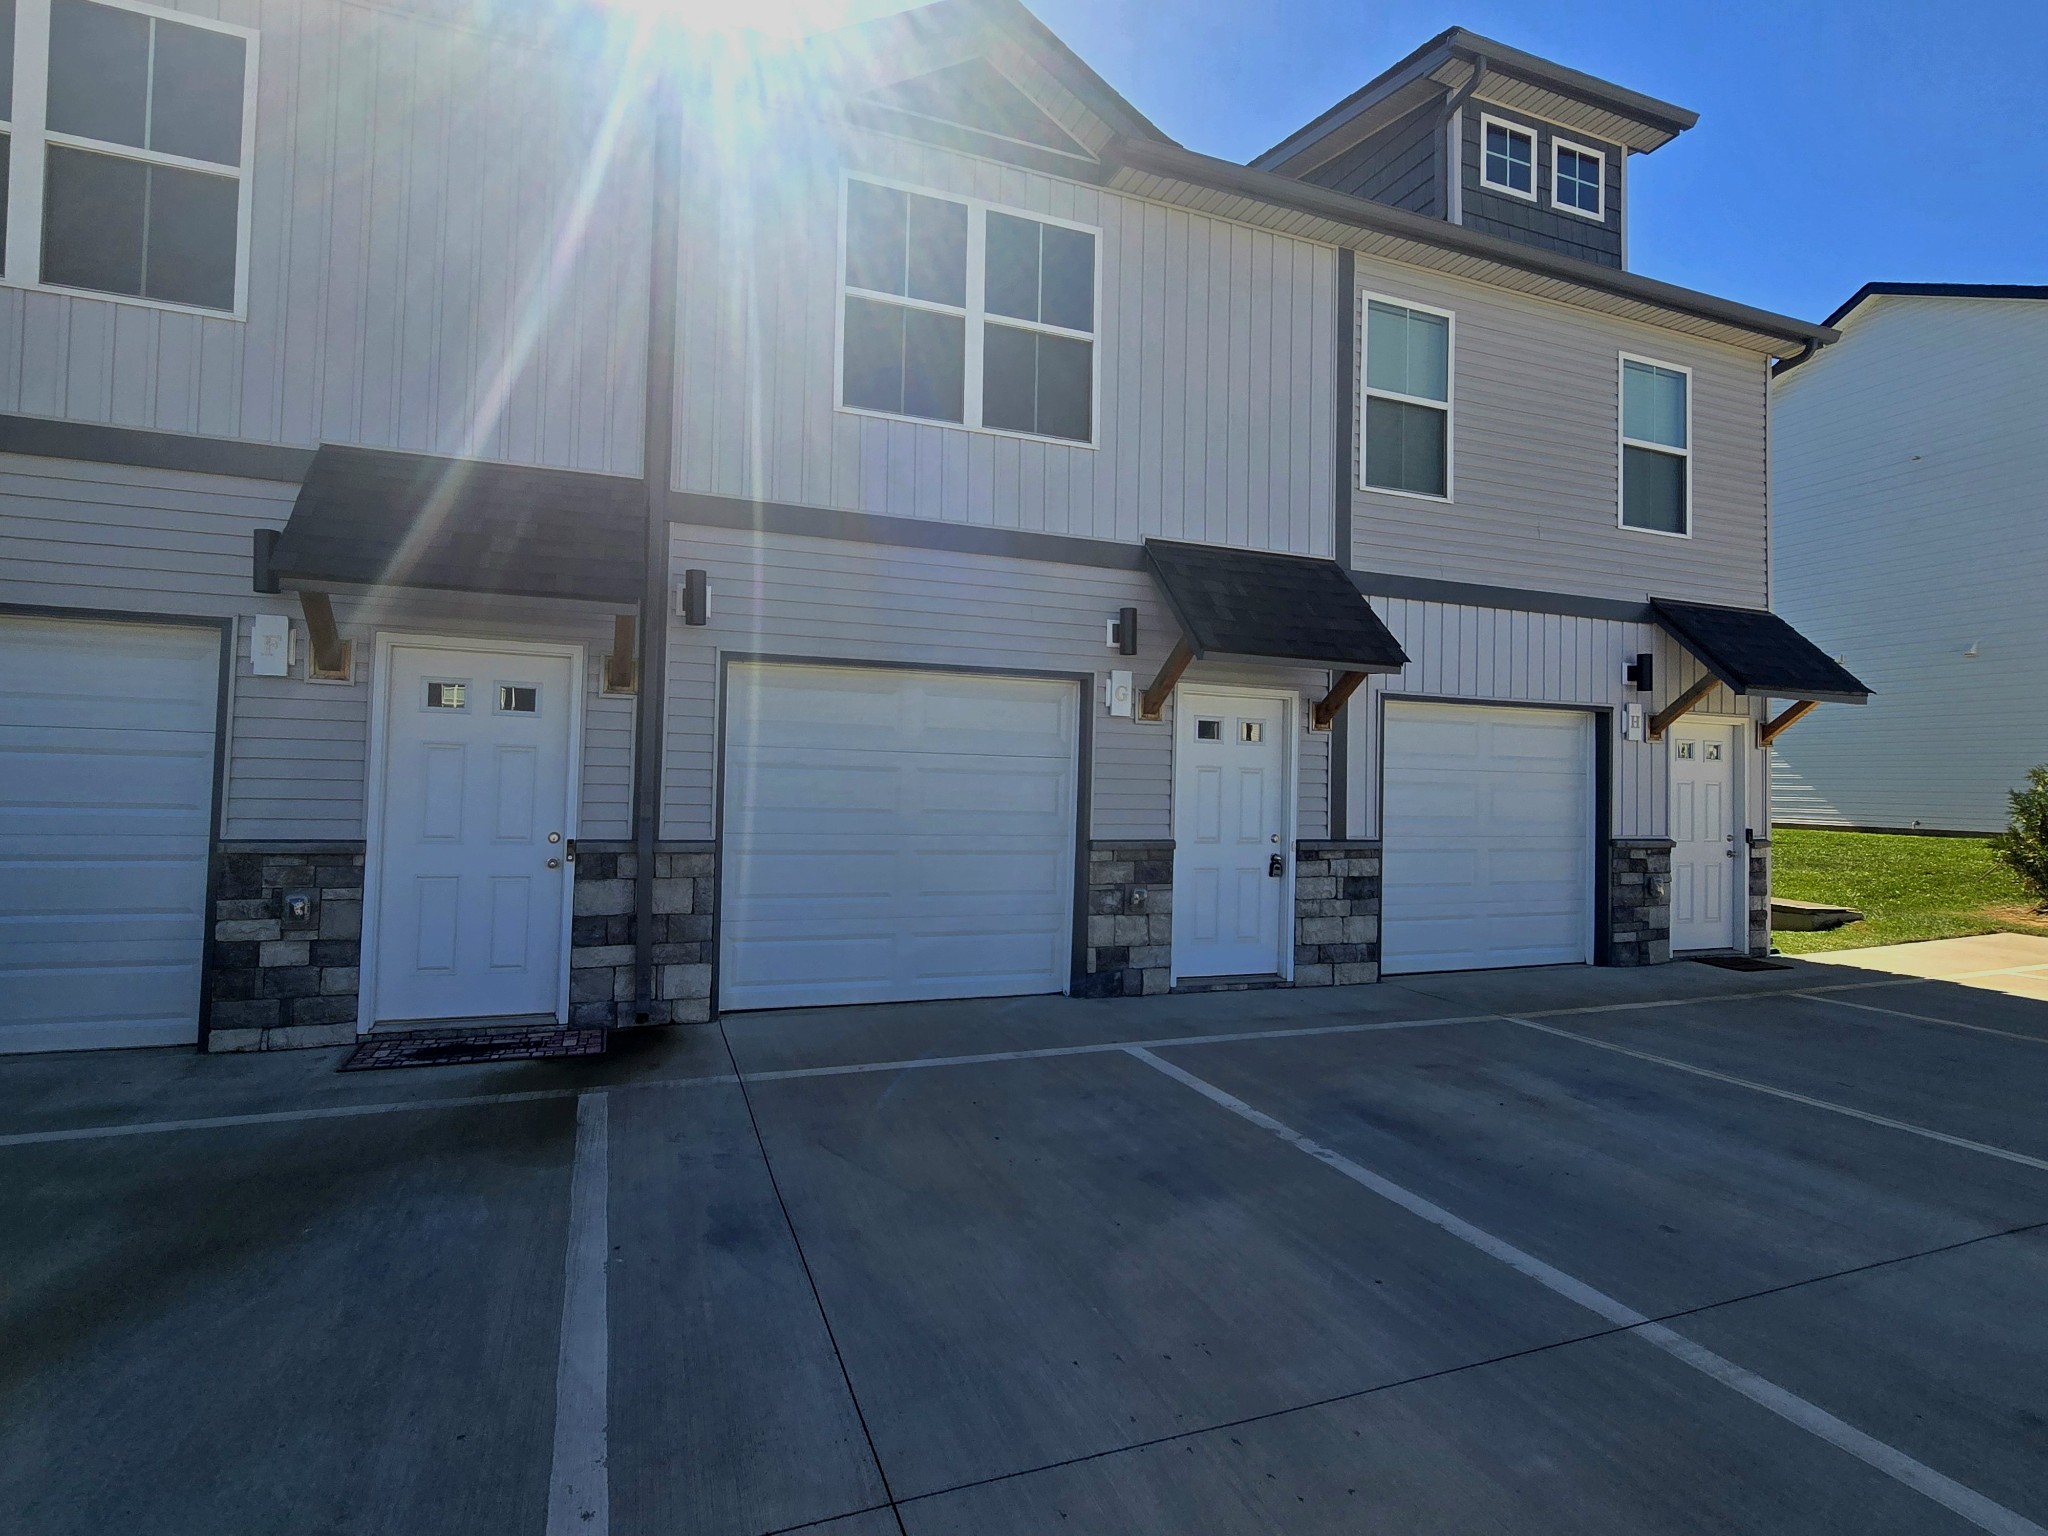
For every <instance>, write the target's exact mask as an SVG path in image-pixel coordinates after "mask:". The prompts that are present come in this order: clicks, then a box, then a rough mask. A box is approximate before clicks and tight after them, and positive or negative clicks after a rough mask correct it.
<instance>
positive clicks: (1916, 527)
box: [1771, 295, 2048, 832]
mask: <svg viewBox="0 0 2048 1536" xmlns="http://www.w3.org/2000/svg"><path fill="white" fill-rule="evenodd" d="M1842 331H1843V335H1842V339H1841V340H1840V341H1839V342H1837V343H1835V344H1834V345H1833V346H1831V347H1827V348H1824V349H1823V350H1822V351H1821V352H1819V353H1818V354H1816V355H1815V356H1814V357H1813V358H1812V359H1810V360H1809V361H1807V362H1805V363H1802V364H1801V365H1800V366H1799V367H1797V368H1795V369H1793V370H1792V371H1791V372H1789V373H1786V374H1783V375H1781V376H1780V377H1779V378H1778V379H1777V381H1776V382H1775V384H1774V386H1773V390H1772V402H1771V410H1772V417H1771V457H1772V462H1771V471H1772V480H1773V486H1772V504H1773V506H1774V508H1775V509H1776V520H1777V530H1776V542H1775V548H1774V550H1773V564H1774V566H1775V573H1774V577H1773V597H1774V599H1775V604H1776V607H1777V609H1778V611H1779V612H1780V613H1782V614H1783V615H1784V616H1785V617H1786V618H1787V619H1789V620H1790V621H1791V622H1792V623H1793V624H1794V625H1796V626H1797V627H1798V628H1799V630H1800V631H1801V633H1803V634H1806V635H1807V636H1809V637H1811V638H1812V640H1813V641H1814V643H1815V644H1817V645H1819V646H1820V647H1821V648H1822V649H1823V650H1825V651H1827V652H1828V653H1829V654H1830V655H1834V654H1840V655H1841V656H1842V657H1843V659H1844V661H1845V663H1846V664H1847V666H1848V668H1849V670H1850V671H1852V672H1854V673H1855V674H1856V676H1857V677H1858V678H1859V679H1860V680H1861V681H1862V682H1863V683H1864V684H1865V685H1866V686H1867V687H1869V688H1870V689H1872V690H1873V693H1874V696H1873V697H1872V699H1871V700H1870V702H1869V703H1868V704H1866V705H1864V706H1862V707H1861V708H1854V707H1841V706H1836V705H1823V706H1822V707H1821V708H1820V709H1819V710H1817V711H1815V712H1814V713H1813V714H1811V715H1809V716H1807V717H1806V719H1804V720H1802V721H1801V722H1800V723H1799V724H1798V725H1797V726H1796V727H1794V728H1793V729H1792V730H1790V731H1788V732H1787V733H1786V734H1785V735H1784V736H1782V737H1780V738H1779V740H1778V743H1777V747H1776V758H1777V763H1776V775H1777V784H1778V807H1777V809H1778V813H1779V815H1780V816H1781V817H1783V818H1784V819H1786V820H1788V821H1799V822H1816V823H1832V824H1836V825H1847V826H1864V827H1872V826H1875V827H1911V826H1913V825H1915V824H1916V823H1917V824H1919V825H1922V826H1925V827H1928V828H1930V829H1935V830H1940V831H1964V832H1995V831H2002V830H2003V829H2004V827H2005V824H2006V815H2007V806H2006V798H2005V797H2006V793H2007V791H2009V790H2011V789H2014V788H2017V787H2018V786H2019V784H2020V783H2021V782H2022V780H2023V779H2024V777H2025V775H2026V771H2027V770H2028V769H2029V768H2031V767H2033V766H2034V765H2035V764H2037V763H2042V762H2048V675H2044V673H2043V671H2042V668H2041V664H2040V646H2041V603H2042V593H2043V575H2044V570H2048V562H2044V558H2043V555H2044V540H2043V534H2042V528H2043V522H2042V494H2043V491H2042V488H2043V486H2048V436H2044V435H2043V433H2042V430H2041V404H2042V401H2044V400H2048V303H2044V302H2042V301H2041V300H2038V299H1982V298H1959V297H1934V296H1918V295H1911V296H1909V295H1882V296H1876V297H1873V298H1870V299H1867V300H1865V301H1864V303H1863V304H1862V305H1861V306H1860V307H1859V308H1858V309H1857V310H1856V311H1855V312H1854V313H1853V314H1851V315H1850V316H1849V317H1848V318H1847V319H1846V320H1844V322H1843V325H1842ZM1972 645H1975V646H1976V647H1977V651H1978V654H1977V655H1976V656H1974V657H1973V656H1967V655H1965V654H1964V653H1965V652H1966V651H1968V650H1969V648H1970V647H1971V646H1972Z"/></svg>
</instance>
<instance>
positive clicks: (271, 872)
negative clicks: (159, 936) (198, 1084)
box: [205, 843, 363, 1051]
mask: <svg viewBox="0 0 2048 1536" xmlns="http://www.w3.org/2000/svg"><path fill="white" fill-rule="evenodd" d="M294 895H304V896H305V897H306V911H305V914H304V916H302V917H294V916H293V915H292V911H291V906H290V898H291V897H292V896H294ZM362 937H363V845H362V844H361V843H223V844H222V845H221V849H220V858H219V863H218V868H217V878H216V883H215V885H214V892H213V949H212V954H211V956H210V959H209V962H208V972H207V994H208V996H209V997H210V998H211V1000H212V1003H211V1007H210V1009H209V1011H208V1014H207V1032H206V1036H205V1040H206V1048H207V1049H208V1050H209V1051H275V1050H285V1049H290V1048H293V1047H300V1046H316V1045H347V1044H349V1043H350V1042H351V1041H353V1040H354V1039H355V1037H356V995H357V991H358V988H359V982H358V977H359V976H360V975H361V969H360V968H361V965H362Z"/></svg>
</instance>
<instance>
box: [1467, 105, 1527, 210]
mask: <svg viewBox="0 0 2048 1536" xmlns="http://www.w3.org/2000/svg"><path fill="white" fill-rule="evenodd" d="M1479 182H1480V185H1481V186H1484V187H1487V188H1489V189H1491V190H1492V191H1495V192H1506V193H1509V194H1511V195H1512V196H1515V197H1526V198H1527V199H1529V201H1530V202H1532V203H1533V202H1534V201H1536V135H1535V134H1534V133H1533V132H1531V131H1530V130H1529V129H1527V128H1524V127H1522V126H1521V124H1519V123H1508V122H1503V121H1501V119H1499V118H1497V117H1487V116H1484V115H1482V116H1481V117H1480V119H1479Z"/></svg>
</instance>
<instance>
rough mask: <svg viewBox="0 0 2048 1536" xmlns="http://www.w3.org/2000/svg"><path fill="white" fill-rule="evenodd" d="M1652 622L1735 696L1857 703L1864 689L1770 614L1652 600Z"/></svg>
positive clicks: (1866, 694)
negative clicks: (1752, 695)
mask: <svg viewBox="0 0 2048 1536" xmlns="http://www.w3.org/2000/svg"><path fill="white" fill-rule="evenodd" d="M1650 607H1651V608H1652V609H1653V610H1655V612H1656V615H1657V620H1658V622H1659V623H1661V624H1662V625H1663V626H1664V627H1665V628H1666V629H1668V630H1669V631H1671V633H1672V635H1673V636H1674V637H1675V638H1676V639H1677V641H1678V643H1679V644H1681V645H1683V646H1684V647H1685V648H1686V649H1687V650H1688V651H1691V652H1692V653H1693V655H1695V656H1697V657H1698V658H1699V659H1700V662H1701V664H1702V665H1703V666H1705V667H1706V669H1707V670H1708V671H1709V672H1711V673H1713V674H1714V676H1716V677H1718V678H1719V679H1720V680H1721V681H1722V682H1724V683H1726V684H1727V685H1728V686H1729V687H1730V688H1731V689H1733V690H1734V691H1735V692H1736V693H1741V694H1756V695H1758V696H1769V697H1772V698H1779V699H1833V700H1840V701H1847V702H1850V703H1855V704H1861V703H1862V702H1863V701H1864V700H1866V699H1868V698H1869V697H1870V690H1869V689H1868V688H1866V687H1864V686H1863V684H1861V683H1859V682H1858V681H1857V680H1856V679H1855V677H1853V676H1852V675H1851V674H1850V672H1849V671H1848V669H1847V668H1846V667H1844V666H1843V665H1842V664H1841V663H1840V662H1838V661H1835V660H1834V659H1832V658H1831V657H1830V656H1829V655H1828V654H1827V653H1826V652H1825V651H1823V650H1822V649H1821V648H1820V647H1819V646H1817V645H1815V644H1814V643H1813V642H1812V641H1811V640H1809V639H1807V638H1806V636H1804V635H1802V634H1800V633H1799V631H1798V630H1796V629H1794V628H1793V627H1792V626H1791V625H1790V624H1787V623H1786V622H1785V621H1784V620H1783V619H1781V618H1779V617H1778V616H1777V615H1776V614H1775V613H1771V612H1768V611H1766V610H1764V609H1761V608H1717V607H1714V606H1711V605H1709V604H1706V603H1676V602H1667V601H1666V600H1665V599H1663V598H1661V597H1660V598H1656V599H1654V600H1652V602H1651V604H1650Z"/></svg>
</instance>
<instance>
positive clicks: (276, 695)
mask: <svg viewBox="0 0 2048 1536" xmlns="http://www.w3.org/2000/svg"><path fill="white" fill-rule="evenodd" d="M334 618H335V623H336V625H337V626H338V627H339V628H340V630H341V633H342V635H343V637H344V638H346V639H350V640H353V641H354V642H355V648H356V655H355V681H354V682H353V683H351V684H348V685H346V686H343V685H337V684H328V683H308V682H302V681H298V680H296V679H292V678H281V677H257V676H255V675H254V673H253V672H252V671H251V670H250V666H249V640H248V634H249V625H248V621H247V620H246V619H245V620H243V621H242V622H241V623H239V624H238V625H237V634H236V640H237V643H236V647H235V682H234V689H235V692H234V699H233V709H232V714H231V722H230V726H229V730H230V736H229V748H228V797H227V814H226V817H225V828H224V835H225V836H227V837H231V838H335V839H353V838H359V837H361V836H363V827H364V787H365V774H364V766H365V764H366V763H367V762H368V761H369V740H370V737H369V731H370V723H369V722H370V698H371V674H372V673H373V671H374V670H375V664H376V634H377V631H378V630H380V629H381V630H386V631H392V632H396V633H400V634H417V635H437V636H448V637H451V638H456V639H474V640H478V641H483V642H489V641H490V640H493V639H504V640H524V641H565V642H576V643H580V644H581V645H582V646H583V648H584V656H583V665H584V676H583V798H582V810H581V814H580V824H579V826H578V829H577V835H578V836H580V837H586V838H591V839H619V838H625V837H629V836H631V835H632V794H633V700H632V699H631V698H628V697H623V696H620V697H609V698H608V697H605V696H604V695H603V694H602V693H601V692H600V686H601V681H602V679H601V677H600V666H601V660H600V659H601V657H602V656H603V655H604V653H605V652H607V651H609V650H610V649H611V640H612V625H611V619H610V617H609V616H607V615H604V614H599V613H595V612H592V611H589V610H585V609H575V608H570V607H568V606H567V605H561V604H542V603H538V602H533V601H518V600H513V599H492V598H485V597H477V596H473V595H470V594H466V593H455V592H433V593H429V592H405V593H393V594H389V595H385V596H381V597H378V598H368V597H349V596H337V597H336V598H335V600H334ZM304 643H305V637H304V634H303V630H302V632H301V635H300V646H301V653H302V654H303V649H304Z"/></svg>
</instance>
